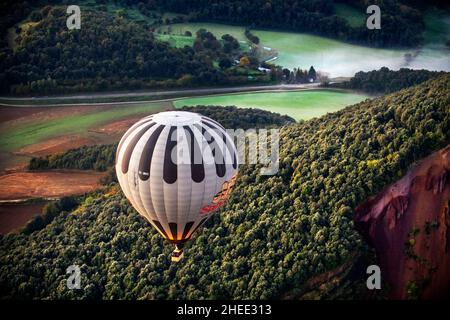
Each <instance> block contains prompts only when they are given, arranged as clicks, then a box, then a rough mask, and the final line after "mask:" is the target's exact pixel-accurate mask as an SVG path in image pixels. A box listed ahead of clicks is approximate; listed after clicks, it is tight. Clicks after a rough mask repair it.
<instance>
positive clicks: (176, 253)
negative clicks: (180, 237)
mask: <svg viewBox="0 0 450 320" xmlns="http://www.w3.org/2000/svg"><path fill="white" fill-rule="evenodd" d="M183 256H184V252H183V249H182V248H179V247H178V246H175V250H173V252H172V256H171V259H170V260H171V261H172V262H178V261H180V260H181V259H183Z"/></svg>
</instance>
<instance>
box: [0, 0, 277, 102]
mask: <svg viewBox="0 0 450 320" xmlns="http://www.w3.org/2000/svg"><path fill="white" fill-rule="evenodd" d="M35 12H37V13H38V14H36V15H31V19H34V20H35V21H33V20H32V22H34V23H35V25H34V26H33V27H32V28H30V30H29V31H25V30H21V29H20V28H19V29H18V30H16V33H17V34H18V35H17V38H15V44H14V48H11V47H10V46H8V45H7V44H6V43H3V44H4V46H2V47H1V48H0V91H2V92H6V93H15V94H29V93H41V94H49V93H66V92H78V91H102V90H107V89H109V90H127V89H143V88H167V87H190V86H199V85H208V84H214V85H221V84H232V85H239V84H242V83H247V82H248V81H249V79H248V76H247V73H248V72H251V74H252V78H251V81H252V82H270V81H274V80H276V79H273V77H271V76H270V75H266V74H265V73H262V72H259V71H258V70H257V67H258V66H259V65H258V60H257V59H255V58H254V57H253V56H252V54H251V52H250V53H243V52H241V51H240V48H239V45H237V46H236V43H237V44H239V43H238V42H237V40H236V39H234V38H233V37H232V36H230V35H226V36H224V37H222V38H221V39H216V38H215V36H214V35H213V34H212V33H210V32H208V31H207V30H199V31H198V32H197V33H196V34H195V35H192V36H193V37H194V38H195V41H194V46H193V47H189V46H185V47H184V48H174V47H171V46H170V45H169V44H168V43H167V42H163V41H159V40H157V39H155V37H154V35H153V28H152V27H150V26H149V25H147V24H138V23H136V22H133V21H132V20H130V19H127V18H126V17H123V16H120V15H116V16H113V15H111V14H109V13H107V12H102V11H99V10H89V9H87V10H85V11H84V12H83V25H84V26H85V27H84V28H81V29H80V30H68V29H67V27H66V19H67V14H66V12H65V8H64V7H62V6H55V7H51V6H46V7H44V8H42V9H40V10H39V11H34V13H35ZM244 57H245V59H243V61H245V62H246V63H241V64H240V65H238V66H237V67H239V68H236V66H235V65H234V61H235V60H240V59H241V58H244ZM241 60H242V59H241ZM272 68H274V71H275V69H277V67H275V66H272ZM277 74H281V70H280V72H274V73H273V75H274V76H276V75H277Z"/></svg>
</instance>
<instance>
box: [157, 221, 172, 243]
mask: <svg viewBox="0 0 450 320" xmlns="http://www.w3.org/2000/svg"><path fill="white" fill-rule="evenodd" d="M153 223H154V224H155V226H156V229H158V231H160V232H161V233H162V234H163V235H164V237H165V238H166V239H168V238H169V237H168V236H167V233H166V231H165V230H164V228H163V226H162V225H161V223H159V221H158V220H153Z"/></svg>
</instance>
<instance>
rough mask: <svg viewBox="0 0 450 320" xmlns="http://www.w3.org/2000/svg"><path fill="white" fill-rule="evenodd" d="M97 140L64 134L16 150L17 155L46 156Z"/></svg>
mask: <svg viewBox="0 0 450 320" xmlns="http://www.w3.org/2000/svg"><path fill="white" fill-rule="evenodd" d="M94 143H95V141H93V140H92V139H89V138H87V137H80V136H62V137H57V138H52V139H49V140H46V141H43V142H39V143H35V144H31V145H28V146H25V147H23V148H21V149H19V150H18V151H16V152H14V154H16V155H26V156H32V157H36V156H46V155H49V154H55V153H60V152H64V151H67V150H69V149H73V148H78V147H81V146H84V145H89V144H94Z"/></svg>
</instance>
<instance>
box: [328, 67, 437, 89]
mask: <svg viewBox="0 0 450 320" xmlns="http://www.w3.org/2000/svg"><path fill="white" fill-rule="evenodd" d="M444 73H445V72H437V71H429V70H412V69H407V68H402V69H400V70H397V71H394V70H389V68H386V67H383V68H381V69H379V70H373V71H368V72H364V71H360V72H357V73H356V74H355V76H353V77H352V78H351V79H350V80H349V81H346V82H340V83H333V84H327V85H326V86H328V87H334V88H342V89H352V90H361V91H364V92H367V93H371V94H384V93H391V92H395V91H399V90H401V89H405V88H408V87H412V86H415V85H418V84H420V83H422V82H425V81H427V80H429V79H433V78H437V77H438V76H441V75H443V74H444Z"/></svg>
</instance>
